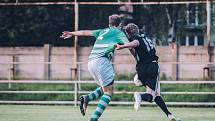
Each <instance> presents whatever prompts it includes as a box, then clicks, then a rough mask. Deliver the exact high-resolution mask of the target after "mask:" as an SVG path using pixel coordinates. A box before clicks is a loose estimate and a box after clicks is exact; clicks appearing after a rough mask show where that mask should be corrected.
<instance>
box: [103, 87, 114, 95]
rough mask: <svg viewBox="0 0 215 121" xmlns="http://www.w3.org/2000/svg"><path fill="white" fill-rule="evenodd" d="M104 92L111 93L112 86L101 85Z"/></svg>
mask: <svg viewBox="0 0 215 121" xmlns="http://www.w3.org/2000/svg"><path fill="white" fill-rule="evenodd" d="M103 92H104V94H108V95H111V96H112V95H113V86H108V87H103Z"/></svg>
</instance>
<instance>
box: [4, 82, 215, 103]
mask: <svg viewBox="0 0 215 121" xmlns="http://www.w3.org/2000/svg"><path fill="white" fill-rule="evenodd" d="M5 83H6V84H73V85H74V90H71V91H0V94H2V93H7V94H12V93H13V94H17V93H18V94H21V93H25V94H27V93H28V94H29V93H32V94H36V93H37V94H44V93H46V94H74V100H73V101H9V100H8V101H5V100H0V104H74V106H77V105H78V103H79V102H78V94H86V93H89V92H90V91H81V90H78V85H79V84H93V83H95V82H94V81H78V80H76V81H64V80H61V81H56V80H1V81H0V84H5ZM115 83H116V84H132V83H133V81H115ZM160 84H215V81H160ZM161 87H162V86H161ZM133 93H134V92H131V91H126V92H125V91H116V92H115V94H133ZM161 94H163V95H172V94H177V95H188V94H189V95H190V94H191V95H215V92H161ZM95 103H96V102H92V103H91V104H95ZM110 104H116V105H132V104H133V102H122V101H112V102H111V103H110ZM142 104H143V105H154V103H144V102H143V103H142ZM166 104H167V105H174V106H176V105H185V106H199V105H202V106H215V102H167V103H166Z"/></svg>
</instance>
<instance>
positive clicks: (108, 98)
mask: <svg viewBox="0 0 215 121" xmlns="http://www.w3.org/2000/svg"><path fill="white" fill-rule="evenodd" d="M101 99H102V100H103V101H105V102H109V101H110V100H111V97H110V96H109V95H106V94H104V95H103V96H102V98H101Z"/></svg>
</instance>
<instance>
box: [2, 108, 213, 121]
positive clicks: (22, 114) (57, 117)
mask: <svg viewBox="0 0 215 121" xmlns="http://www.w3.org/2000/svg"><path fill="white" fill-rule="evenodd" d="M94 109H95V106H89V108H88V111H87V115H86V116H85V117H82V116H81V114H80V112H79V108H78V107H74V106H71V105H70V106H59V105H58V106H53V105H52V106H50V105H45V106H44V105H42V106H41V105H0V121H88V119H89V117H90V115H91V113H92V112H93V111H94ZM170 110H171V111H172V112H173V113H174V114H175V115H177V116H178V117H180V119H181V120H182V121H214V120H215V115H214V112H215V108H173V107H171V108H170ZM100 121H168V119H167V118H166V116H165V115H164V114H163V113H162V112H161V111H160V109H159V108H157V107H142V109H141V110H140V111H138V112H135V111H134V110H133V107H131V106H124V107H122V106H110V107H108V108H107V110H106V111H105V112H104V114H103V115H102V118H101V120H100Z"/></svg>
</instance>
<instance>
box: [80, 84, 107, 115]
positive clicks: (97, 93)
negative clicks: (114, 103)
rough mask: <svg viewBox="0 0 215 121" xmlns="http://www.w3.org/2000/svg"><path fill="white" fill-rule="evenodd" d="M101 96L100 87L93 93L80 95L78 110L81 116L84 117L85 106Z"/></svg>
mask: <svg viewBox="0 0 215 121" xmlns="http://www.w3.org/2000/svg"><path fill="white" fill-rule="evenodd" d="M102 95H103V90H102V88H101V87H98V88H97V89H96V90H94V91H93V92H91V93H89V94H87V95H82V96H81V97H80V98H79V100H80V110H81V114H82V115H83V116H85V112H86V109H87V105H88V103H89V102H90V101H93V100H96V99H98V98H99V97H101V96H102Z"/></svg>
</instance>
